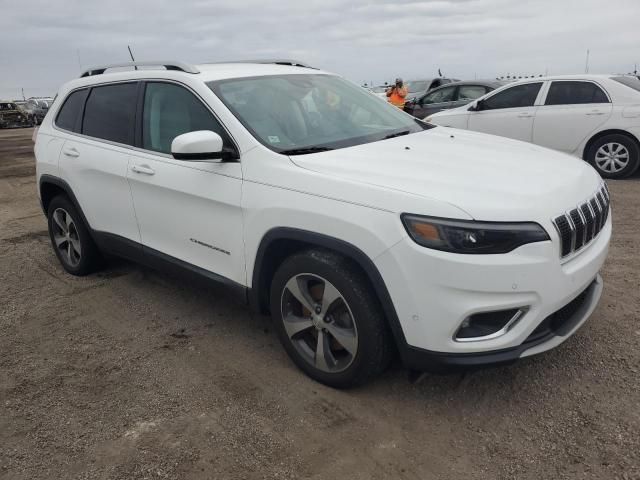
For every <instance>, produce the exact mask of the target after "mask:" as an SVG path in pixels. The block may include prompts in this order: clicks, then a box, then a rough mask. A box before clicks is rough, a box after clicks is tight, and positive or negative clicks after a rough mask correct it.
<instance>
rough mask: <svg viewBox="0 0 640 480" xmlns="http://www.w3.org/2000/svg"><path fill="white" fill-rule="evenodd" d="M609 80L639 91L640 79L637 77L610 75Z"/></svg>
mask: <svg viewBox="0 0 640 480" xmlns="http://www.w3.org/2000/svg"><path fill="white" fill-rule="evenodd" d="M611 80H615V81H616V82H618V83H621V84H623V85H626V86H627V87H629V88H633V89H634V90H636V91H638V92H640V79H639V78H638V77H611Z"/></svg>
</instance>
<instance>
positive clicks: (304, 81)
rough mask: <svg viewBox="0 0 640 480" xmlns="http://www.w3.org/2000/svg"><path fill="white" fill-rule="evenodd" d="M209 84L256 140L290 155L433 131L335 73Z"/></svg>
mask: <svg viewBox="0 0 640 480" xmlns="http://www.w3.org/2000/svg"><path fill="white" fill-rule="evenodd" d="M208 85H209V87H210V88H211V89H212V90H213V91H214V93H215V94H216V95H217V96H218V97H219V98H220V99H221V100H222V101H223V102H224V103H225V105H226V106H227V107H228V108H229V109H230V110H231V111H232V112H233V114H234V115H235V116H236V117H237V118H238V120H240V122H242V124H243V125H244V126H245V127H246V128H247V129H248V130H249V131H250V132H251V133H252V134H253V135H254V136H255V137H256V139H258V140H259V141H260V142H261V143H263V144H264V145H266V146H267V147H268V148H270V149H271V150H274V151H276V152H279V153H284V154H289V155H296V154H304V153H312V152H314V151H323V150H332V149H335V148H343V147H350V146H353V145H360V144H363V143H369V142H375V141H378V140H384V139H386V138H391V137H392V136H398V135H407V134H410V133H415V132H419V131H422V130H425V129H428V128H431V126H430V125H427V124H425V123H423V122H421V121H419V120H417V119H415V118H413V117H411V116H410V115H408V114H406V113H404V112H402V111H401V110H399V109H397V108H396V107H393V106H391V105H390V104H388V103H387V102H383V101H381V100H380V99H379V98H376V97H375V96H373V95H371V94H370V93H368V92H367V91H366V90H364V89H362V88H361V87H358V86H356V85H354V84H352V83H350V82H348V81H346V80H344V79H342V78H340V77H335V76H332V75H323V74H302V75H273V76H261V77H249V78H236V79H229V80H219V81H215V82H209V83H208Z"/></svg>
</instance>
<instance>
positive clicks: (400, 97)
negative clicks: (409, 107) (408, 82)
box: [387, 78, 409, 109]
mask: <svg viewBox="0 0 640 480" xmlns="http://www.w3.org/2000/svg"><path fill="white" fill-rule="evenodd" d="M407 93H409V91H408V90H407V87H405V86H404V82H403V81H402V79H401V78H396V84H395V85H394V86H393V87H391V88H389V89H388V90H387V100H388V102H389V103H390V104H391V105H395V106H396V107H398V108H399V109H403V108H404V102H405V98H406V96H407Z"/></svg>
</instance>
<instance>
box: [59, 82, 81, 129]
mask: <svg viewBox="0 0 640 480" xmlns="http://www.w3.org/2000/svg"><path fill="white" fill-rule="evenodd" d="M86 96H87V90H86V89H82V90H76V91H75V92H73V93H71V95H69V96H68V97H67V99H66V100H65V101H64V104H63V105H62V108H60V112H59V113H58V116H57V117H56V125H57V126H58V127H60V128H64V129H65V130H69V131H70V132H77V131H78V126H79V125H78V124H79V119H80V115H81V114H82V107H83V106H84V99H85V98H86Z"/></svg>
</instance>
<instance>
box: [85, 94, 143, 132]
mask: <svg viewBox="0 0 640 480" xmlns="http://www.w3.org/2000/svg"><path fill="white" fill-rule="evenodd" d="M137 89H138V84H137V83H117V84H113V85H103V86H100V87H94V88H92V89H91V93H89V98H88V99H87V104H86V106H85V110H84V120H83V122H82V133H83V134H84V135H89V136H90V137H96V138H102V139H104V140H109V141H112V142H117V143H124V144H126V145H133V129H134V119H135V112H136V95H137Z"/></svg>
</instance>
